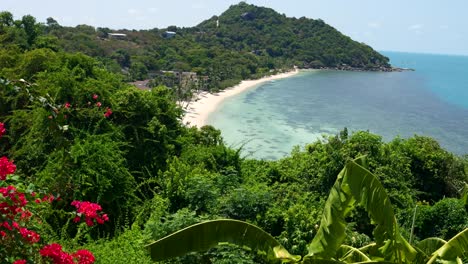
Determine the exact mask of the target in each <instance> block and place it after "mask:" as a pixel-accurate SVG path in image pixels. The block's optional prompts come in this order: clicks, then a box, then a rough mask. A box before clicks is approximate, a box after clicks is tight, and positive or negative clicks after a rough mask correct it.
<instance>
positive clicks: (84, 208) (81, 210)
mask: <svg viewBox="0 0 468 264" xmlns="http://www.w3.org/2000/svg"><path fill="white" fill-rule="evenodd" d="M71 205H73V206H75V207H76V212H77V213H78V216H76V217H75V218H74V219H73V221H74V222H75V223H77V222H79V221H80V220H81V216H84V217H85V222H86V225H88V226H93V225H94V221H93V220H96V222H97V223H98V224H104V222H106V221H109V217H108V216H107V214H103V215H100V214H99V213H98V212H99V211H101V210H102V207H101V206H100V205H99V204H97V203H91V202H87V201H84V202H82V201H73V202H72V203H71Z"/></svg>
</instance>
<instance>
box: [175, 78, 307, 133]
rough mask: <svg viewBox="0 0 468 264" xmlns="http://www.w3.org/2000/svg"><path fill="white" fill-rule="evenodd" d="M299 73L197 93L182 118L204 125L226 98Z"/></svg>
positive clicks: (193, 124)
mask: <svg viewBox="0 0 468 264" xmlns="http://www.w3.org/2000/svg"><path fill="white" fill-rule="evenodd" d="M297 73H299V70H298V69H295V70H293V71H290V72H285V73H280V74H276V75H272V76H268V77H264V78H261V79H258V80H245V81H242V82H241V83H240V84H238V85H236V86H234V87H231V88H227V89H225V90H223V91H221V92H219V93H214V94H212V93H208V92H202V93H200V94H198V95H197V98H196V99H195V100H194V101H192V102H190V104H189V105H188V107H187V109H185V111H186V112H185V115H184V117H183V119H182V122H183V123H184V124H187V125H189V126H197V127H202V126H204V125H207V123H206V121H207V119H208V116H209V115H210V114H211V113H213V112H214V111H215V110H216V108H217V107H218V106H219V104H221V103H222V102H223V101H224V100H225V99H226V98H228V97H231V96H234V95H236V94H240V93H242V92H244V91H247V90H249V89H251V88H254V87H256V86H257V85H259V84H262V83H265V82H269V81H272V80H278V79H283V78H288V77H291V76H294V75H296V74H297Z"/></svg>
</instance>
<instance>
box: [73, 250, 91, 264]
mask: <svg viewBox="0 0 468 264" xmlns="http://www.w3.org/2000/svg"><path fill="white" fill-rule="evenodd" d="M73 257H74V258H75V259H76V260H78V263H80V264H92V263H94V261H95V260H96V259H95V258H94V255H93V254H92V253H91V252H89V251H88V250H86V249H79V250H77V251H76V253H74V254H73Z"/></svg>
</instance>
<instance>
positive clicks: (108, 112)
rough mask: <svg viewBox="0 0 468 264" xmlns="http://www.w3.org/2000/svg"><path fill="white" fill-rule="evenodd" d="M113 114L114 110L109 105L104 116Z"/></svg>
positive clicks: (107, 116)
mask: <svg viewBox="0 0 468 264" xmlns="http://www.w3.org/2000/svg"><path fill="white" fill-rule="evenodd" d="M111 115H112V110H111V109H110V108H109V107H107V108H106V112H105V113H104V117H105V118H109V116H111Z"/></svg>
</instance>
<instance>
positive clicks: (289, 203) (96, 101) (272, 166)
mask: <svg viewBox="0 0 468 264" xmlns="http://www.w3.org/2000/svg"><path fill="white" fill-rule="evenodd" d="M246 12H247V13H249V14H251V15H246V18H244V17H243V16H242V15H243V14H244V13H246ZM272 12H273V11H272V10H270V9H265V8H257V7H253V6H250V5H247V4H242V3H241V4H239V5H237V6H233V7H231V8H230V9H229V10H228V11H226V12H225V13H224V14H223V15H221V16H220V17H219V18H212V19H210V20H208V21H205V22H203V23H202V24H200V25H199V27H198V28H196V29H195V28H192V29H178V28H174V30H175V31H176V32H177V35H176V36H175V37H174V38H172V39H164V38H162V37H161V34H162V33H163V32H164V30H152V31H140V32H130V31H127V34H128V38H129V39H127V40H107V39H106V40H104V39H101V38H97V37H96V34H100V32H102V29H101V30H100V31H99V30H98V31H95V30H94V29H93V28H91V27H87V26H78V27H76V28H66V27H61V26H60V25H58V24H56V23H54V21H52V20H49V21H48V22H49V23H48V24H47V25H42V24H39V23H37V22H36V21H35V19H34V18H33V17H31V16H24V17H23V18H22V19H19V20H15V19H14V18H13V16H12V15H11V14H10V13H8V12H2V13H0V43H1V46H0V157H1V158H0V205H1V207H0V223H1V225H0V259H1V260H0V262H2V263H13V262H14V261H16V260H20V259H23V260H27V261H28V262H27V263H42V262H44V261H49V260H50V261H51V263H63V262H54V261H55V258H57V256H58V257H64V256H65V257H67V256H68V257H70V258H71V257H73V258H75V260H76V259H84V251H80V250H79V249H88V250H90V251H91V252H92V253H93V254H94V256H95V258H96V263H151V259H150V256H149V254H148V252H147V251H146V249H145V248H144V246H145V245H147V244H148V243H149V242H151V241H154V240H157V239H159V238H161V237H164V236H165V235H167V234H170V233H172V232H174V231H177V230H179V229H180V228H183V227H186V226H189V225H191V224H194V223H199V222H203V221H206V220H213V219H220V218H230V219H238V220H243V221H247V222H249V223H252V224H255V225H257V226H259V227H261V228H262V229H264V230H265V231H267V232H268V233H269V234H271V235H272V236H273V237H274V238H276V239H277V240H278V241H280V242H281V244H282V245H284V246H285V248H286V249H287V250H288V251H289V252H291V253H292V254H298V255H305V254H307V250H308V245H309V243H310V242H311V240H312V238H313V237H314V236H316V235H317V233H318V230H319V227H320V225H321V217H322V212H323V208H324V205H326V199H327V196H328V194H329V192H330V190H332V186H333V184H334V182H335V180H336V179H337V175H338V173H339V172H340V171H341V169H342V168H343V167H344V166H345V165H346V164H347V161H348V160H350V159H354V158H356V157H359V156H361V155H367V168H368V169H369V170H370V171H371V172H373V173H374V174H375V175H376V177H377V178H378V180H379V181H380V182H382V184H383V187H384V188H385V190H386V192H387V193H388V196H389V199H390V201H391V202H392V204H393V206H394V208H395V217H396V219H397V222H398V224H399V226H400V232H401V233H402V236H403V237H405V238H406V239H408V240H409V237H411V232H412V231H411V230H413V235H412V243H413V244H415V243H417V242H419V241H421V240H422V239H424V238H427V237H433V236H437V237H440V238H443V239H445V240H448V239H450V238H452V237H453V236H454V235H456V234H457V233H459V232H461V231H463V230H464V229H465V228H466V227H467V226H468V213H467V199H466V197H468V196H466V195H465V196H463V190H464V187H465V186H466V182H467V181H468V158H467V157H466V156H457V155H454V154H452V153H449V152H447V151H446V150H444V149H442V148H441V147H440V145H439V144H438V143H437V142H436V141H435V140H433V139H431V138H427V137H421V136H414V137H412V138H409V139H402V138H396V139H394V140H392V141H390V142H384V141H383V140H382V138H381V137H380V136H378V135H374V134H371V133H369V132H354V133H352V134H348V132H347V130H346V129H344V130H343V131H342V132H341V133H340V134H339V135H336V136H330V137H328V138H327V139H325V140H322V141H317V142H311V143H310V144H308V145H306V146H302V147H297V148H295V149H293V150H292V152H291V154H290V155H289V156H287V157H285V158H283V159H281V160H278V161H263V160H251V159H248V158H245V157H243V156H242V154H241V150H240V149H233V148H230V147H229V146H227V145H226V144H225V143H224V142H223V139H222V136H221V132H220V131H218V130H216V129H215V128H213V127H210V126H206V127H203V128H201V129H197V128H195V127H185V126H183V125H182V123H181V121H180V120H181V116H182V114H183V111H182V109H180V107H178V105H177V104H176V103H175V102H174V100H173V93H174V89H168V88H167V87H163V86H160V87H157V88H154V89H152V90H151V91H143V90H139V89H137V88H135V87H133V86H131V85H129V84H127V83H126V82H125V80H126V78H128V76H125V75H124V74H122V73H121V69H122V67H123V66H124V65H121V64H119V63H123V64H125V63H126V65H127V66H128V67H129V70H130V72H131V71H132V69H134V67H136V66H134V65H136V64H137V62H140V63H141V64H140V66H144V67H146V68H147V69H148V70H149V68H151V67H153V66H154V70H157V69H166V67H167V69H181V70H185V69H184V68H183V67H187V70H194V69H195V67H199V68H200V71H201V72H204V71H206V73H208V74H210V72H209V70H210V69H212V70H214V69H217V70H218V71H222V72H229V73H230V74H231V73H233V74H234V75H232V76H231V75H228V76H223V77H222V78H220V79H219V81H221V80H232V79H234V78H245V77H248V76H251V75H252V74H257V73H261V71H260V69H261V68H262V67H264V66H265V67H266V68H267V69H270V67H269V66H267V65H268V62H271V63H273V64H272V67H271V69H273V68H277V67H278V66H279V65H281V66H284V67H289V66H290V65H293V64H298V62H306V61H307V62H312V61H315V60H320V61H321V62H322V63H324V64H327V63H331V62H327V60H325V59H324V60H323V61H322V59H323V58H325V57H326V56H325V57H322V56H323V55H318V54H313V53H309V52H311V51H308V50H305V49H304V47H308V46H306V45H318V46H321V45H325V44H320V45H319V44H313V43H312V42H310V41H309V40H308V38H309V37H312V35H314V33H312V31H313V30H312V28H315V27H318V28H321V29H322V30H323V31H324V32H327V31H330V32H331V33H330V35H329V38H330V39H331V40H333V41H336V43H337V44H336V45H337V48H338V47H343V49H345V50H346V53H345V54H348V52H350V50H348V49H347V48H344V47H348V45H349V47H355V48H356V50H357V51H356V52H359V51H358V50H361V49H363V50H365V51H366V52H370V53H373V51H372V50H370V48H368V47H365V46H362V45H358V44H356V43H354V42H352V41H350V40H349V39H348V38H346V37H342V36H341V35H339V34H338V33H337V32H336V31H334V30H333V29H332V28H330V27H329V26H327V25H326V24H324V23H323V22H321V21H315V20H307V19H288V18H285V17H284V16H281V15H277V14H275V13H272ZM239 14H240V15H241V16H239ZM218 19H219V21H220V26H219V28H217V27H215V26H214V24H213V23H215V21H217V20H218ZM245 19H247V20H245ZM256 19H257V21H256ZM270 19H272V20H270ZM275 19H278V23H277V26H274V27H273V26H272V27H270V28H267V27H265V26H264V28H259V29H258V30H254V29H253V27H256V25H261V24H262V23H263V24H264V25H267V24H268V25H276V24H275V23H274V20H275ZM255 21H256V22H255ZM281 21H283V22H284V25H287V24H291V25H293V24H294V26H291V28H288V29H285V30H286V32H289V33H285V34H298V35H303V36H304V38H303V39H300V38H297V39H295V42H297V49H291V45H290V43H289V44H284V45H283V44H281V45H283V46H281V47H280V46H278V48H277V49H274V48H275V47H273V46H266V45H267V44H268V43H273V41H269V40H268V38H275V39H278V43H281V42H280V38H282V37H283V36H284V35H283V34H278V35H275V34H273V33H271V34H270V35H271V36H268V37H267V34H266V32H274V31H275V30H280V27H281V25H283V22H281ZM256 23H258V24H256ZM236 25H238V26H239V29H238V32H237V33H236V30H234V28H235V27H236ZM241 25H242V26H241ZM300 25H303V26H304V27H306V28H308V27H309V26H311V28H310V29H303V31H300V30H299V29H300V28H301V27H300ZM312 25H313V27H312ZM215 28H217V29H215ZM247 29H249V30H247ZM214 30H216V31H218V30H219V32H217V33H213V34H212V35H210V33H209V32H210V31H211V32H213V31H214ZM295 30H296V31H295ZM297 30H299V31H297ZM197 32H206V33H205V36H204V35H203V34H198V33H197ZM251 34H253V35H252V36H251ZM255 34H262V35H265V38H264V39H263V38H260V37H259V38H258V43H259V45H265V46H255V45H256V44H253V43H249V41H251V40H252V38H254V36H256V35H255ZM317 34H318V33H317ZM324 34H325V33H324ZM221 35H225V37H220V36H221ZM141 36H148V39H145V38H143V37H141ZM150 36H151V37H150ZM197 36H199V37H200V39H199V40H197ZM234 36H240V37H241V38H242V41H239V42H238V43H244V42H245V43H244V44H242V45H244V46H242V45H241V44H239V45H241V46H235V45H234V43H233V42H230V39H232V38H234ZM306 36H307V37H306ZM315 37H317V38H325V35H323V36H322V35H320V34H318V35H315ZM103 38H104V36H103ZM151 38H152V39H154V41H155V42H154V43H153V42H152V39H151ZM312 38H313V37H312ZM249 39H250V40H249ZM73 40H74V41H73ZM283 41H286V40H283ZM341 41H342V42H343V43H341ZM212 42H213V43H214V44H207V43H212ZM157 43H164V45H160V46H159V45H157ZM261 43H263V44H261ZM319 43H321V42H320V41H319ZM323 43H325V42H323ZM326 43H328V41H327V42H326ZM231 44H232V45H233V46H229V45H231ZM151 45H154V46H153V48H150V47H151ZM205 45H206V46H205ZM140 46H141V47H145V48H140ZM224 46H226V48H221V47H224ZM208 47H210V48H208ZM311 47H312V46H311ZM114 48H115V49H114ZM329 48H330V47H326V48H325V47H323V49H324V50H328V49H329ZM252 49H257V50H261V52H259V54H260V55H257V54H255V53H252V52H251V50H252ZM270 49H272V50H270ZM273 49H274V50H273ZM330 49H331V48H330ZM77 51H80V52H77ZM125 52H128V54H125ZM198 52H199V53H198ZM330 52H332V51H330ZM270 53H271V54H270ZM370 53H366V54H370ZM86 54H88V55H86ZM119 54H120V55H122V56H121V57H119V56H120V55H119ZM155 54H159V55H157V56H156V55H155ZM229 54H233V55H232V56H231V55H229ZM234 54H236V55H234ZM275 54H276V55H275ZM375 54H376V53H375ZM127 55H128V56H127ZM335 55H336V54H335ZM348 55H349V56H350V58H351V57H352V58H354V55H351V54H348ZM348 55H346V56H348ZM113 56H115V57H113ZM236 56H237V57H236ZM290 56H291V57H290ZM362 56H363V57H362V58H361V59H359V62H357V63H358V64H356V66H364V65H367V64H368V63H369V61H370V62H371V63H377V62H376V61H375V60H371V59H370V57H369V56H368V57H367V58H369V61H366V60H365V59H364V58H365V56H364V55H362ZM366 56H367V55H366ZM375 56H378V55H375ZM357 57H358V58H359V56H357ZM149 58H152V60H150V62H147V63H148V64H145V63H144V62H145V61H146V59H149ZM169 58H172V60H170V59H169ZM197 58H198V59H199V60H197ZM336 58H337V57H336ZM121 59H122V60H121ZM228 59H230V60H232V61H235V60H237V59H238V60H239V64H237V63H233V64H232V65H233V66H232V67H240V68H241V70H240V71H239V72H238V71H237V70H234V69H229V68H226V67H228V65H229V63H230V62H229V61H227V60H228ZM244 60H247V61H252V63H253V64H249V63H244V62H245V61H244ZM197 61H198V62H197ZM337 61H338V62H339V63H342V62H347V63H349V64H350V65H352V62H348V61H345V58H343V60H341V59H340V60H335V61H334V62H333V63H337ZM153 62H154V64H152V63H153ZM263 63H265V64H263ZM361 63H362V64H361ZM380 63H384V64H382V65H386V63H387V62H386V59H382V60H381V61H380ZM112 65H114V66H115V68H116V70H115V72H113V71H112ZM150 65H153V66H151V67H150ZM177 65H185V66H183V67H182V66H180V67H181V68H178V67H179V66H177ZM216 65H217V66H216ZM249 65H250V66H251V67H250V66H249ZM330 65H334V64H330ZM132 67H133V68H132ZM216 67H219V68H216ZM243 67H247V68H246V69H248V70H247V72H246V73H247V74H246V76H242V69H244V68H243ZM249 67H250V68H249ZM151 69H153V68H151ZM237 74H240V75H239V76H238V75H237ZM210 76H214V75H210ZM210 78H213V77H210ZM26 199H28V200H29V202H28V203H26ZM85 201H86V202H85ZM89 202H90V203H91V204H89ZM94 203H98V204H99V205H100V206H101V207H102V208H101V209H102V212H101V209H97V208H99V207H97V206H95V205H94ZM81 204H85V205H89V206H90V207H91V205H92V207H93V208H94V209H93V210H94V211H93V212H92V213H94V214H91V213H89V212H88V211H85V210H83V209H82V208H81V209H80V205H81ZM12 208H13V209H14V210H13V209H12ZM415 208H417V210H416V214H415V213H414V212H415ZM104 213H105V214H104ZM414 215H415V217H414V224H413V216H414ZM345 220H346V225H345V226H344V227H345V230H346V236H345V240H344V242H345V243H346V245H350V246H353V247H355V248H358V247H362V246H366V245H368V244H370V243H371V242H372V241H374V240H376V238H379V237H378V236H377V235H378V234H377V235H376V234H375V233H374V232H373V229H374V226H373V224H372V223H371V221H370V220H369V216H368V214H367V213H366V212H365V211H364V210H363V208H359V207H358V208H357V210H356V211H355V212H353V213H352V214H351V215H349V216H348V217H347V218H346V219H345ZM15 223H16V224H15ZM20 226H21V227H20ZM25 227H27V228H28V229H24V228H25ZM31 232H34V233H31ZM36 233H37V234H40V238H39V237H37V236H36V235H35V234H36ZM31 234H33V235H34V236H32V235H31ZM410 241H411V240H410ZM56 243H60V244H61V245H62V247H63V248H62V247H60V250H59V247H58V246H57V244H56ZM62 249H63V251H66V252H75V251H76V253H74V254H72V253H70V255H67V254H65V253H64V252H62ZM53 250H56V251H53ZM57 252H59V253H60V254H58V253H57ZM86 254H87V253H86ZM88 257H89V256H88ZM167 262H168V263H267V262H268V260H267V259H266V258H265V255H264V254H260V253H257V252H255V251H249V250H247V249H246V248H244V247H238V246H234V245H231V244H226V243H225V244H221V245H219V246H217V247H215V248H214V249H210V250H209V251H206V252H201V253H191V254H188V255H186V256H183V257H180V258H177V259H171V260H168V261H167ZM18 263H20V262H18ZM21 263H25V262H21ZM79 263H91V262H79Z"/></svg>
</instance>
